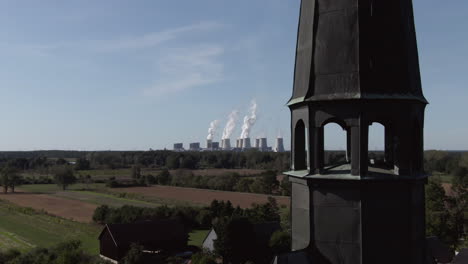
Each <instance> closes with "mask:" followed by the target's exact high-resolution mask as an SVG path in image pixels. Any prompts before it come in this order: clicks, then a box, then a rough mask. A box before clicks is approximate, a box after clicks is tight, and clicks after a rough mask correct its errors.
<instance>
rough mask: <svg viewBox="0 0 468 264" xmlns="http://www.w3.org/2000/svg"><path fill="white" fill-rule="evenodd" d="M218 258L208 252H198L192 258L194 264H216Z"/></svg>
mask: <svg viewBox="0 0 468 264" xmlns="http://www.w3.org/2000/svg"><path fill="white" fill-rule="evenodd" d="M216 263H217V262H216V258H215V257H214V256H213V255H212V254H210V253H208V252H198V253H196V254H194V255H193V256H192V264H216Z"/></svg>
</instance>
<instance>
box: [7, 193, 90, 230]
mask: <svg viewBox="0 0 468 264" xmlns="http://www.w3.org/2000/svg"><path fill="white" fill-rule="evenodd" d="M0 199H3V200H7V201H10V202H12V203H14V204H17V205H19V206H23V207H31V208H34V209H36V210H44V211H46V212H48V213H50V214H53V215H56V216H60V217H63V218H67V219H72V220H75V221H78V222H85V223H88V222H91V221H92V218H93V213H94V209H96V207H97V205H94V204H90V203H85V202H81V201H76V200H70V199H65V198H60V197H55V196H52V195H48V194H32V193H25V192H17V193H8V194H0Z"/></svg>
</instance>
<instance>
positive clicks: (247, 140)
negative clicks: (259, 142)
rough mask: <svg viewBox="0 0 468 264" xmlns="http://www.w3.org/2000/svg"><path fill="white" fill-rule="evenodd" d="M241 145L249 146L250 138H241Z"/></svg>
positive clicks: (243, 146) (244, 147)
mask: <svg viewBox="0 0 468 264" xmlns="http://www.w3.org/2000/svg"><path fill="white" fill-rule="evenodd" d="M241 147H242V148H243V149H247V148H251V147H252V146H251V145H250V138H243V139H242V146H241Z"/></svg>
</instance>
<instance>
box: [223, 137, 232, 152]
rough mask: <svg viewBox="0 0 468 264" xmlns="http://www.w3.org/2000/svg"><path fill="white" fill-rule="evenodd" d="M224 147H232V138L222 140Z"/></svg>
mask: <svg viewBox="0 0 468 264" xmlns="http://www.w3.org/2000/svg"><path fill="white" fill-rule="evenodd" d="M221 148H222V149H231V140H230V139H229V138H226V139H223V140H222V141H221Z"/></svg>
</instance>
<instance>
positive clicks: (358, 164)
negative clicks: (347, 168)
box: [351, 121, 369, 177]
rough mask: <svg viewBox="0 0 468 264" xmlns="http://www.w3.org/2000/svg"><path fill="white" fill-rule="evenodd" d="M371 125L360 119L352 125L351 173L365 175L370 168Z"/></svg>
mask: <svg viewBox="0 0 468 264" xmlns="http://www.w3.org/2000/svg"><path fill="white" fill-rule="evenodd" d="M368 145H369V126H368V125H367V124H366V123H365V122H362V121H359V126H353V127H351V174H352V175H355V176H359V175H360V176H361V177H362V176H365V175H366V174H367V170H368V153H367V152H368Z"/></svg>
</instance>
